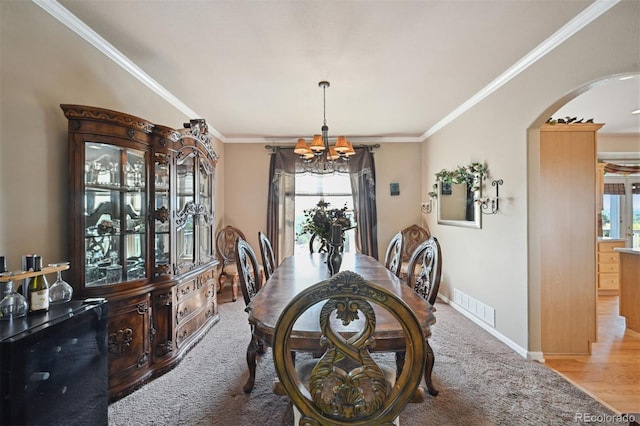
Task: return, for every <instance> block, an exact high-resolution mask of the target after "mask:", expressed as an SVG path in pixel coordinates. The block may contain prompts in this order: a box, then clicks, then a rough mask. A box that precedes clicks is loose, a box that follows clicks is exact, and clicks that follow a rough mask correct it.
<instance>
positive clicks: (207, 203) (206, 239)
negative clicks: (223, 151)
mask: <svg viewBox="0 0 640 426" xmlns="http://www.w3.org/2000/svg"><path fill="white" fill-rule="evenodd" d="M211 176H212V173H211V170H209V169H208V168H207V167H206V163H203V162H201V163H200V167H199V173H198V179H199V182H198V184H199V189H200V191H199V192H198V206H199V209H198V211H199V213H200V214H199V215H198V247H199V250H198V254H199V256H200V258H199V259H200V262H202V263H206V262H209V261H211V260H212V259H213V235H212V232H213V230H212V224H213V196H212V195H213V182H212V181H213V179H212V178H211Z"/></svg>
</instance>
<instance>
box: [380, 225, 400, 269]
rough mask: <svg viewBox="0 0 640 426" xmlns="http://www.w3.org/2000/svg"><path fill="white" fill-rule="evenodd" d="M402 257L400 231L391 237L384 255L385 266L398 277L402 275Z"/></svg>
mask: <svg viewBox="0 0 640 426" xmlns="http://www.w3.org/2000/svg"><path fill="white" fill-rule="evenodd" d="M401 257H402V232H398V233H397V234H396V235H394V236H393V238H391V241H389V245H387V251H386V253H385V255H384V266H385V268H387V269H388V270H390V271H391V272H393V274H394V275H395V276H396V277H400V265H401Z"/></svg>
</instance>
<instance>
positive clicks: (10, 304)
mask: <svg viewBox="0 0 640 426" xmlns="http://www.w3.org/2000/svg"><path fill="white" fill-rule="evenodd" d="M12 275H13V273H12V272H7V258H6V257H4V256H0V276H2V277H5V279H6V277H7V276H8V277H9V280H8V281H4V282H1V283H0V289H1V290H2V291H1V292H0V320H12V319H14V318H20V317H23V316H25V315H26V314H27V300H26V299H25V298H24V297H23V296H22V294H20V293H16V292H15V291H14V290H13V280H12V279H11V276H12Z"/></svg>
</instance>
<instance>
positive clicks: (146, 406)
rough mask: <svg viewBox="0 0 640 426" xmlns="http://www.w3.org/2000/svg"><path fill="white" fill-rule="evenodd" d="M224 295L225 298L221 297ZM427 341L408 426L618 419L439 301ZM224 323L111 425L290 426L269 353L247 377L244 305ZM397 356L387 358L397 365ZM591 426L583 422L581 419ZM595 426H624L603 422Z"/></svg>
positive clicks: (116, 410)
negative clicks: (428, 374) (423, 382)
mask: <svg viewBox="0 0 640 426" xmlns="http://www.w3.org/2000/svg"><path fill="white" fill-rule="evenodd" d="M224 298H225V297H224V293H223V297H222V299H224ZM436 306H437V312H436V317H437V321H438V322H437V324H436V325H435V326H434V327H433V336H432V338H431V340H430V341H431V345H432V347H433V349H434V352H435V354H436V364H435V368H434V382H435V384H436V386H437V388H438V389H439V390H440V394H439V395H438V396H436V397H431V396H427V399H426V400H425V402H423V403H421V404H410V405H409V406H407V408H406V409H405V411H404V412H403V414H402V415H401V417H400V421H401V424H402V425H403V426H425V425H465V426H467V425H570V424H571V425H575V424H582V423H581V422H580V421H578V422H576V421H575V416H576V414H577V413H587V414H589V415H593V416H613V415H614V413H613V412H612V411H610V410H609V409H607V408H605V407H604V406H603V405H601V404H600V403H598V402H597V401H595V400H594V399H592V398H591V397H589V396H588V395H586V394H585V393H583V392H582V391H580V390H579V389H578V388H576V387H574V386H573V385H571V384H570V383H568V382H567V381H565V380H564V379H563V378H562V377H560V376H559V375H557V374H556V373H555V372H553V371H552V370H550V369H548V368H547V367H545V366H544V365H541V364H539V363H536V362H532V361H527V360H525V359H523V358H522V357H520V356H519V355H517V354H516V353H515V352H513V351H512V350H511V349H509V348H508V347H507V346H505V345H504V344H502V343H501V342H499V341H498V340H497V339H495V338H494V337H493V336H491V335H490V334H488V333H487V332H485V331H484V330H482V329H481V328H479V327H478V326H477V325H475V324H474V323H473V322H471V321H469V320H468V319H467V318H465V317H464V316H462V315H461V314H460V313H458V312H456V311H455V310H453V309H452V308H451V307H449V306H448V305H445V304H443V303H438V304H437V305H436ZM220 316H221V320H220V322H219V323H218V324H216V325H214V326H213V328H212V329H211V330H210V331H209V332H208V333H207V335H206V336H205V337H204V338H203V339H202V341H201V342H200V343H199V344H198V345H197V346H196V347H195V348H193V349H192V350H191V351H190V352H189V353H188V354H187V355H186V356H185V358H184V359H183V361H182V362H181V363H180V364H179V365H178V366H177V367H176V368H175V369H173V370H172V371H170V372H168V373H167V374H165V375H164V376H162V377H160V378H158V379H156V380H154V381H152V382H151V383H148V384H147V385H145V386H144V387H142V388H141V389H139V390H137V391H136V392H134V393H132V394H131V395H129V396H127V397H125V398H123V399H121V400H119V401H116V402H114V403H113V404H111V405H110V406H109V424H110V425H113V426H116V425H127V426H128V425H220V426H244V425H255V426H258V425H260V426H270V425H273V426H276V425H286V424H289V423H290V421H291V420H290V419H289V417H288V415H287V405H288V401H287V398H286V397H282V396H276V395H274V394H273V393H272V392H271V387H272V384H273V379H274V377H275V373H274V369H273V363H272V358H271V350H268V351H267V353H266V354H265V355H263V356H262V357H259V359H258V372H257V375H256V387H255V389H254V390H253V392H252V393H251V394H245V393H244V392H243V391H242V385H243V384H244V382H245V379H246V377H247V374H248V373H247V368H246V359H245V353H246V347H247V343H248V342H249V326H248V324H247V314H246V313H245V312H244V303H242V301H241V300H238V301H237V302H235V303H221V304H220ZM393 360H394V358H393V355H392V354H389V355H388V362H389V363H390V364H391V365H394V361H393ZM584 424H587V423H584ZM598 424H622V423H614V422H606V421H605V422H598Z"/></svg>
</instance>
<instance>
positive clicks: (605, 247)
mask: <svg viewBox="0 0 640 426" xmlns="http://www.w3.org/2000/svg"><path fill="white" fill-rule="evenodd" d="M619 247H624V241H609V242H599V243H598V252H600V253H602V252H606V251H613V249H615V248H619Z"/></svg>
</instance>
